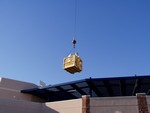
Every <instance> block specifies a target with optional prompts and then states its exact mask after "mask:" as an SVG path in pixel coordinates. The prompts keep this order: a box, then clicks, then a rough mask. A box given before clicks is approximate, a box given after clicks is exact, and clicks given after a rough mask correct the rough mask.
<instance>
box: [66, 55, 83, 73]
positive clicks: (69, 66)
mask: <svg viewBox="0 0 150 113" xmlns="http://www.w3.org/2000/svg"><path fill="white" fill-rule="evenodd" d="M64 70H66V71H68V72H70V73H72V74H74V73H76V72H80V71H82V60H81V58H80V57H79V56H77V55H69V56H68V57H66V58H64Z"/></svg>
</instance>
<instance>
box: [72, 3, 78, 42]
mask: <svg viewBox="0 0 150 113" xmlns="http://www.w3.org/2000/svg"><path fill="white" fill-rule="evenodd" d="M74 7H75V9H74V10H75V14H74V35H73V38H74V39H75V38H76V24H77V0H75V6H74Z"/></svg>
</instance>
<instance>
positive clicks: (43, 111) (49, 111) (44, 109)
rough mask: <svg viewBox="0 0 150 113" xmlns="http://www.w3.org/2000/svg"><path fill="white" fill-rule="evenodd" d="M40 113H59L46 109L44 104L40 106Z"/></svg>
mask: <svg viewBox="0 0 150 113" xmlns="http://www.w3.org/2000/svg"><path fill="white" fill-rule="evenodd" d="M41 113H59V112H58V111H56V110H54V109H52V108H49V107H47V106H46V105H45V104H44V103H43V104H42V109H41Z"/></svg>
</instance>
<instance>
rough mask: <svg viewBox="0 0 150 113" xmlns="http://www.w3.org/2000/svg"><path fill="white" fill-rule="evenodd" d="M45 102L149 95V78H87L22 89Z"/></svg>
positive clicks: (23, 91)
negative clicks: (83, 96) (86, 97)
mask: <svg viewBox="0 0 150 113" xmlns="http://www.w3.org/2000/svg"><path fill="white" fill-rule="evenodd" d="M21 92H22V93H30V94H33V95H36V96H38V97H41V98H43V99H45V100H46V101H49V102H52V101H60V100H69V99H77V98H81V96H82V95H90V96H91V97H115V96H134V95H135V94H136V93H146V94H147V95H149V94H150V76H148V75H147V76H129V77H114V78H88V79H83V80H78V81H72V82H68V83H63V84H57V85H49V86H46V87H43V88H40V87H39V88H32V89H24V90H22V91H21Z"/></svg>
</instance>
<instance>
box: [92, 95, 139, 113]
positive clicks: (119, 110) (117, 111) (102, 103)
mask: <svg viewBox="0 0 150 113" xmlns="http://www.w3.org/2000/svg"><path fill="white" fill-rule="evenodd" d="M90 113H138V106H137V98H136V97H111V98H110V97H109V98H91V99H90Z"/></svg>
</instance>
